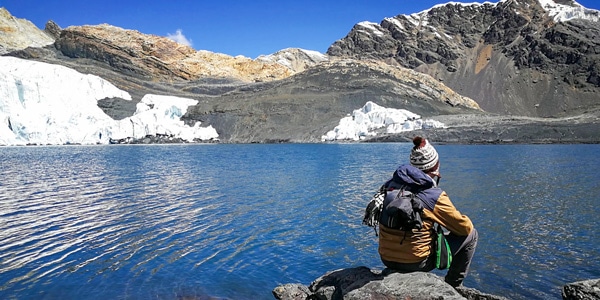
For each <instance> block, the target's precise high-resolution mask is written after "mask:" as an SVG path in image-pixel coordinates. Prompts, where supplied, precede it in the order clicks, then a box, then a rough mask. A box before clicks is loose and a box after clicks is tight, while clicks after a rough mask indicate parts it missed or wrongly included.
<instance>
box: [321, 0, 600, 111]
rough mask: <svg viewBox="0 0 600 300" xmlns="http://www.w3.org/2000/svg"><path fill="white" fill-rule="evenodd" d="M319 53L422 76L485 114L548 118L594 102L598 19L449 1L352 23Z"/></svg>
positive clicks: (535, 7)
mask: <svg viewBox="0 0 600 300" xmlns="http://www.w3.org/2000/svg"><path fill="white" fill-rule="evenodd" d="M567 2H569V3H567ZM564 4H571V5H572V3H570V1H566V2H565V3H564ZM583 13H585V14H588V15H591V16H597V15H598V14H599V13H600V12H598V11H595V10H583ZM327 53H328V54H329V55H330V56H341V57H353V58H357V59H377V60H382V61H386V62H387V63H390V64H399V65H401V66H404V67H407V68H412V69H415V70H417V71H420V72H423V73H427V74H430V75H431V76H433V77H434V78H437V79H439V80H441V81H443V82H444V83H445V84H446V85H448V86H449V87H450V88H452V89H453V90H455V91H456V92H458V93H461V94H462V95H465V96H467V97H470V98H472V99H474V100H475V101H477V102H478V103H479V105H480V106H481V108H482V109H484V110H486V111H489V112H492V113H500V114H516V115H525V116H541V117H550V116H558V115H568V114H574V113H576V112H577V111H581V110H583V109H591V108H595V107H598V106H600V99H599V98H598V96H597V95H598V92H600V85H599V83H600V79H599V78H600V77H599V74H600V69H599V68H600V67H599V66H600V22H594V21H589V20H580V19H573V20H570V21H566V22H557V21H555V20H554V19H553V18H552V16H549V15H548V13H547V12H546V10H545V9H544V8H543V7H542V6H541V4H540V3H539V2H538V1H537V0H526V1H501V2H499V3H497V4H490V3H485V4H457V3H449V4H446V5H442V6H436V7H434V8H432V9H430V10H427V11H425V12H422V13H419V14H412V15H398V16H396V17H393V18H387V19H385V20H383V21H381V23H380V24H375V23H365V22H363V23H359V24H357V25H356V26H354V28H352V30H351V31H350V33H349V34H348V35H347V36H346V37H344V38H343V39H341V40H338V41H336V42H335V43H334V44H332V45H331V47H330V48H329V49H328V51H327Z"/></svg>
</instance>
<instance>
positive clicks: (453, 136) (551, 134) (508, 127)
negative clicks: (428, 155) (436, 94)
mask: <svg viewBox="0 0 600 300" xmlns="http://www.w3.org/2000/svg"><path fill="white" fill-rule="evenodd" d="M430 119H433V120H436V121H439V122H442V123H444V124H445V125H446V128H432V129H421V130H414V131H406V132H402V133H397V134H386V135H384V134H382V135H378V136H375V137H371V138H367V139H365V140H364V142H408V141H410V140H412V138H413V137H414V136H417V135H420V136H425V137H427V138H428V139H430V140H431V141H432V142H435V143H448V144H598V143H600V117H599V116H598V114H597V113H584V114H581V115H578V116H576V117H562V118H532V117H522V116H500V115H489V114H468V115H440V116H435V117H431V118H430Z"/></svg>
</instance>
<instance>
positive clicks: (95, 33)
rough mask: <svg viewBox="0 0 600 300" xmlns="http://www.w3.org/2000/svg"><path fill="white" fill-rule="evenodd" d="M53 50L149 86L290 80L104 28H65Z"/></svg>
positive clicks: (274, 70)
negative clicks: (218, 79) (207, 80)
mask: <svg viewBox="0 0 600 300" xmlns="http://www.w3.org/2000/svg"><path fill="white" fill-rule="evenodd" d="M55 45H56V48H57V49H58V50H59V51H61V52H62V54H64V55H66V56H69V57H73V58H88V59H92V60H94V61H98V62H101V63H105V64H108V65H109V66H111V67H112V68H114V69H116V70H117V71H119V72H122V73H125V74H129V75H133V76H137V77H142V78H145V79H149V80H173V79H175V80H176V79H183V80H195V79H198V78H203V77H228V78H235V79H238V80H242V81H269V80H275V79H281V78H285V77H288V76H290V75H291V74H290V70H289V69H287V68H285V67H283V66H281V65H279V64H276V63H268V62H258V61H253V60H252V59H250V58H247V57H242V56H237V57H232V56H228V55H225V54H219V53H212V52H208V51H196V50H194V49H193V48H191V47H189V46H185V45H182V44H179V43H177V42H175V41H172V40H170V39H168V38H165V37H160V36H156V35H149V34H142V33H140V32H138V31H135V30H125V29H122V28H119V27H115V26H111V25H108V24H102V25H97V26H71V27H68V28H66V29H64V30H63V31H62V33H61V35H60V38H59V39H58V40H57V41H56V43H55Z"/></svg>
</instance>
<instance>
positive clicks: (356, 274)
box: [272, 267, 506, 300]
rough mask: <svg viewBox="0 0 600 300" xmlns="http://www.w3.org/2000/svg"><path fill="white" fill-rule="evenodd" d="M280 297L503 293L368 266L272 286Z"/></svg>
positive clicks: (333, 299) (361, 299)
mask: <svg viewBox="0 0 600 300" xmlns="http://www.w3.org/2000/svg"><path fill="white" fill-rule="evenodd" d="M272 292H273V296H274V297H275V299H279V300H300V299H319V300H338V299H339V300H341V299H344V300H365V299H421V300H428V299H431V300H433V299H436V300H441V299H446V300H449V299H473V300H475V299H477V300H502V299H506V298H504V297H500V296H495V295H490V294H485V293H481V292H479V291H477V290H475V289H471V288H464V287H460V288H457V289H454V288H453V287H452V286H450V285H448V284H446V283H445V282H444V279H443V278H440V277H439V276H437V275H434V274H431V273H423V272H415V273H410V274H402V273H394V272H390V270H388V269H385V270H383V271H376V270H370V269H369V268H367V267H356V268H350V269H341V270H336V271H332V272H328V273H327V274H325V275H323V276H321V277H319V278H317V279H316V280H315V281H313V282H312V283H311V284H310V286H308V287H307V286H304V285H301V284H285V285H281V286H278V287H276V288H275V289H273V291H272Z"/></svg>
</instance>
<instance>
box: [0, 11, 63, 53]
mask: <svg viewBox="0 0 600 300" xmlns="http://www.w3.org/2000/svg"><path fill="white" fill-rule="evenodd" d="M52 43H54V39H53V38H52V37H51V36H50V35H48V34H46V33H45V32H44V31H42V30H40V29H39V28H37V27H36V26H35V25H34V24H33V23H31V22H30V21H28V20H25V19H18V18H15V17H13V16H12V15H11V14H10V12H8V10H6V8H4V7H0V54H5V53H9V52H12V51H15V50H22V49H25V48H27V47H43V46H46V45H50V44H52Z"/></svg>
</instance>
